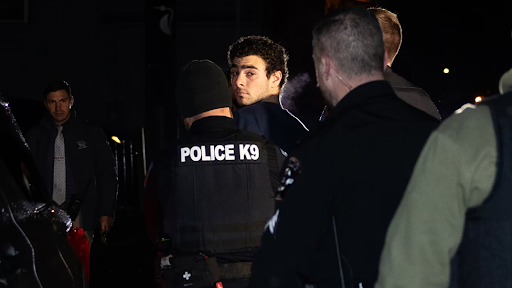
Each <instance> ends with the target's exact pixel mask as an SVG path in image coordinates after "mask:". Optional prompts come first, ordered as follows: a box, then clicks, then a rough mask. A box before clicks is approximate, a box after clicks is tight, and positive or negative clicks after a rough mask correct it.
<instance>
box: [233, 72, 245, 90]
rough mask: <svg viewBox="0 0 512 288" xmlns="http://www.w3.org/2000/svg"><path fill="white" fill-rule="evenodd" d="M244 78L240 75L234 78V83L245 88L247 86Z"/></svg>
mask: <svg viewBox="0 0 512 288" xmlns="http://www.w3.org/2000/svg"><path fill="white" fill-rule="evenodd" d="M243 78H244V77H243V76H242V75H241V74H240V75H235V76H233V83H235V86H236V87H239V88H240V87H243V86H244V85H245V81H244V79H243Z"/></svg>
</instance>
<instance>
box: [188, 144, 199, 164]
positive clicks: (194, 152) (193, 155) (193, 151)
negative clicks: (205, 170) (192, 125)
mask: <svg viewBox="0 0 512 288" xmlns="http://www.w3.org/2000/svg"><path fill="white" fill-rule="evenodd" d="M190 159H192V161H194V162H197V161H199V160H200V159H201V149H200V148H199V147H197V146H194V147H192V148H190Z"/></svg>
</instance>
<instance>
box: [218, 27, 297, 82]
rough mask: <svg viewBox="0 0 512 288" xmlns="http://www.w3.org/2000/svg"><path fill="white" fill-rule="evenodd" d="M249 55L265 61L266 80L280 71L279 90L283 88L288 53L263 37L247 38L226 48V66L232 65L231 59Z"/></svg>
mask: <svg viewBox="0 0 512 288" xmlns="http://www.w3.org/2000/svg"><path fill="white" fill-rule="evenodd" d="M251 55H256V56H259V57H261V59H263V61H265V64H266V66H265V69H266V70H267V78H270V75H272V73H274V72H276V71H281V73H282V74H283V77H282V78H281V82H280V83H279V88H283V86H284V85H285V84H286V79H287V78H288V67H287V62H288V53H286V50H285V49H284V47H283V46H281V45H279V44H277V43H275V42H274V41H272V40H270V39H269V38H268V37H265V36H247V37H242V38H240V39H238V40H237V41H236V42H235V43H233V44H231V45H230V46H229V48H228V64H229V67H231V65H232V64H233V59H235V58H243V57H247V56H251Z"/></svg>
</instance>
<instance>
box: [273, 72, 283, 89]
mask: <svg viewBox="0 0 512 288" xmlns="http://www.w3.org/2000/svg"><path fill="white" fill-rule="evenodd" d="M281 79H283V73H282V72H281V71H276V72H274V73H272V75H270V87H271V88H274V87H279V84H281Z"/></svg>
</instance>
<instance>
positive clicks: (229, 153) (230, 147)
mask: <svg viewBox="0 0 512 288" xmlns="http://www.w3.org/2000/svg"><path fill="white" fill-rule="evenodd" d="M225 151H226V160H235V145H234V144H227V145H226V150H225Z"/></svg>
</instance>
